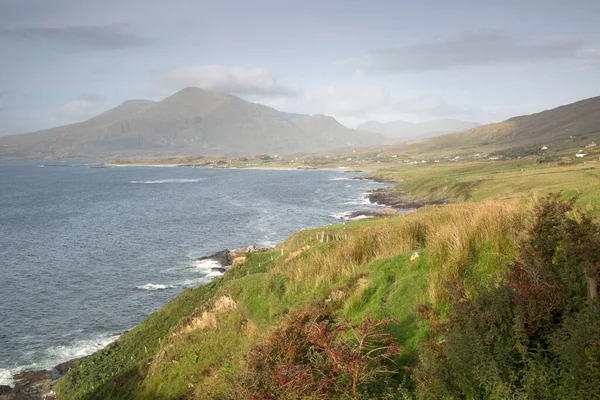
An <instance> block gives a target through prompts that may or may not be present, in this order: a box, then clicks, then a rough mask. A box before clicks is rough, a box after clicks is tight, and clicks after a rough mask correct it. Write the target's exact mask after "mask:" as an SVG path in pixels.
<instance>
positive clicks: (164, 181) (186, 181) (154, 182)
mask: <svg viewBox="0 0 600 400" xmlns="http://www.w3.org/2000/svg"><path fill="white" fill-rule="evenodd" d="M203 180H204V179H202V178H198V179H159V180H155V181H131V183H137V184H140V183H146V184H159V183H196V182H202V181H203Z"/></svg>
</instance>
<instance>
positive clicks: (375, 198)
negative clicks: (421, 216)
mask: <svg viewBox="0 0 600 400" xmlns="http://www.w3.org/2000/svg"><path fill="white" fill-rule="evenodd" d="M367 196H368V198H369V201H370V202H371V203H376V204H381V205H386V206H389V207H393V208H404V209H407V208H420V207H423V206H427V205H431V204H446V203H447V201H446V200H445V199H441V200H430V199H419V198H414V197H410V196H408V195H407V194H406V193H403V192H398V191H396V190H395V189H394V188H393V187H389V188H381V189H376V190H373V191H371V192H369V194H368V195H367Z"/></svg>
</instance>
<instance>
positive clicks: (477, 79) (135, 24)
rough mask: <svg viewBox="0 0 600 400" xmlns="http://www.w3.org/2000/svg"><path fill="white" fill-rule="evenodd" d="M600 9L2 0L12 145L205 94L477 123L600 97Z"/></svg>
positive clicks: (0, 106)
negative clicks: (150, 104)
mask: <svg viewBox="0 0 600 400" xmlns="http://www.w3.org/2000/svg"><path fill="white" fill-rule="evenodd" d="M599 21H600V1H598V0H564V1H555V0H518V1H512V0H485V1H483V0H439V1H427V0H413V1H408V0H395V1H393V0H389V1H383V0H368V1H367V0H364V1H352V0H329V1H326V0H318V1H314V0H251V1H250V0H239V1H230V0H219V1H216V0H215V1H203V0H194V1H192V0H169V1H150V0H103V1H91V0H85V1H75V0H52V1H49V0H0V135H8V134H15V133H24V132H31V131H35V130H39V129H44V128H49V127H53V126H59V125H64V124H69V123H74V122H78V121H82V120H85V119H87V118H90V117H92V116H94V115H97V114H99V113H101V112H103V111H106V110H108V109H110V108H112V107H115V106H117V105H119V104H120V103H122V102H123V101H126V100H130V99H149V100H161V99H163V98H165V97H167V96H169V95H171V94H173V93H175V92H176V91H178V90H180V89H182V88H184V87H188V86H197V87H201V88H203V89H208V90H215V91H221V92H227V93H230V94H233V95H237V96H240V97H242V98H244V99H246V100H249V101H254V102H258V103H263V104H266V105H268V106H271V107H274V108H277V109H279V110H282V111H287V112H296V113H307V114H327V115H332V116H334V117H335V118H337V119H338V120H339V121H340V122H342V123H343V124H345V125H347V126H350V127H355V126H357V125H358V124H360V123H362V122H365V121H367V120H377V121H380V122H388V121H392V120H398V119H400V120H405V121H410V122H421V121H427V120H431V119H438V118H455V119H461V120H467V121H475V122H479V123H489V122H496V121H502V120H504V119H507V118H510V117H513V116H517V115H523V114H531V113H534V112H539V111H542V110H545V109H549V108H553V107H556V106H559V105H562V104H567V103H571V102H574V101H577V100H581V99H585V98H589V97H595V96H599V95H600V22H599Z"/></svg>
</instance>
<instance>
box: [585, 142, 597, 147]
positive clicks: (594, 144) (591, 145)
mask: <svg viewBox="0 0 600 400" xmlns="http://www.w3.org/2000/svg"><path fill="white" fill-rule="evenodd" d="M596 146H597V144H596V143H595V142H592V143H590V144H588V145H587V146H585V147H587V148H590V147H596Z"/></svg>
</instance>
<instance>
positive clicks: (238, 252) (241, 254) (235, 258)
mask: <svg viewBox="0 0 600 400" xmlns="http://www.w3.org/2000/svg"><path fill="white" fill-rule="evenodd" d="M270 250H273V248H272V247H261V246H255V245H250V246H248V247H242V248H239V249H235V250H228V249H225V250H221V251H217V252H216V253H214V254H211V255H209V256H205V257H199V258H197V259H196V261H214V262H216V263H218V264H219V266H218V267H213V268H212V270H213V271H217V272H221V273H225V272H226V271H227V270H228V269H229V267H230V266H231V265H235V264H237V263H239V262H243V261H245V259H246V256H247V255H248V254H250V253H258V252H262V251H270ZM0 400H1V399H0Z"/></svg>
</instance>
